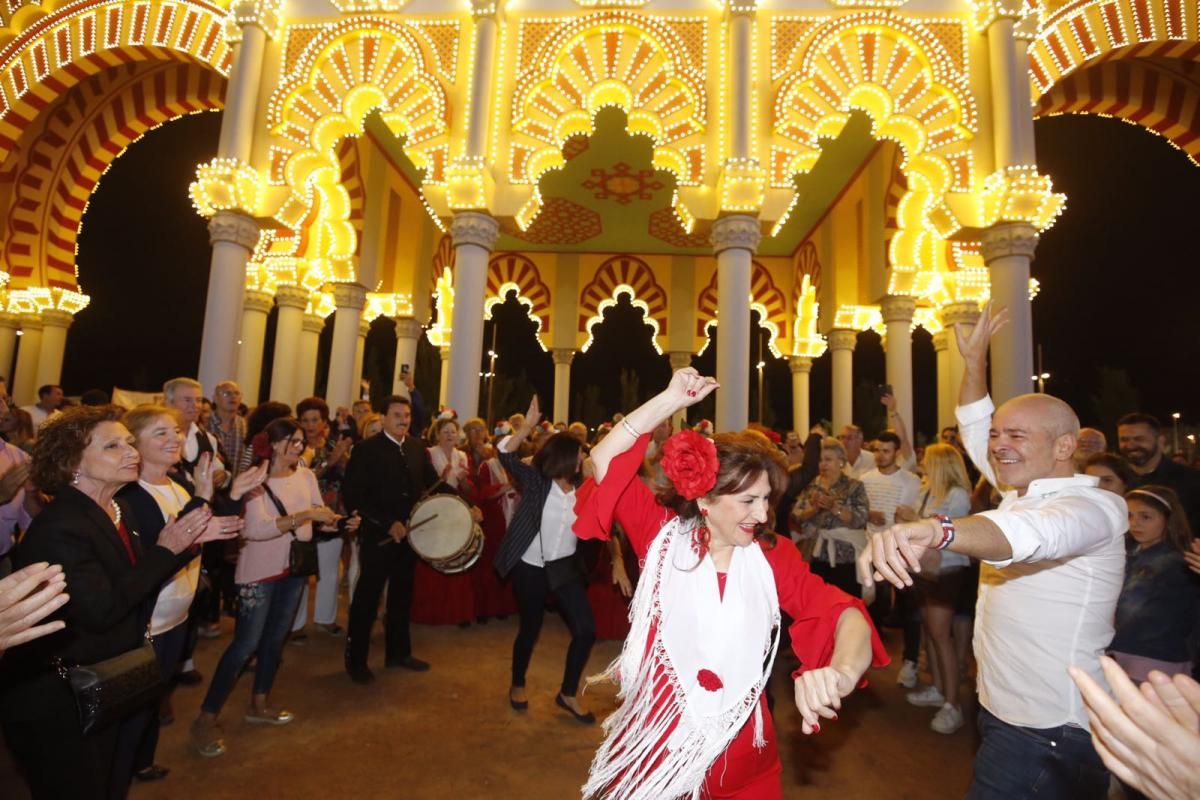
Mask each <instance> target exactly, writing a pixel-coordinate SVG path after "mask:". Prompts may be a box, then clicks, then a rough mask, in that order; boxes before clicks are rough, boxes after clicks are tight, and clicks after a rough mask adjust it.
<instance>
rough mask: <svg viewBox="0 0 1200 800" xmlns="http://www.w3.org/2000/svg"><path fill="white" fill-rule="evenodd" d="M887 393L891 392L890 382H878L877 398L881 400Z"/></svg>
mask: <svg viewBox="0 0 1200 800" xmlns="http://www.w3.org/2000/svg"><path fill="white" fill-rule="evenodd" d="M889 394H892V385H891V384H890V383H882V384H880V385H879V399H880V400H882V399H883V398H885V397H887V396H888V395H889Z"/></svg>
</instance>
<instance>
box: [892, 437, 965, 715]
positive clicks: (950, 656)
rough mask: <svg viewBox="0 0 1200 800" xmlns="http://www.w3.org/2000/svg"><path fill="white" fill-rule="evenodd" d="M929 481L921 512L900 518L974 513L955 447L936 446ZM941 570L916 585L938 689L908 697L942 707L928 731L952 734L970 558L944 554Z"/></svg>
mask: <svg viewBox="0 0 1200 800" xmlns="http://www.w3.org/2000/svg"><path fill="white" fill-rule="evenodd" d="M922 466H923V467H924V469H925V479H924V480H923V481H922V483H921V491H920V492H919V493H918V494H917V508H916V509H913V508H909V507H908V506H900V507H899V508H897V509H896V520H897V521H900V522H914V521H916V520H918V519H925V518H928V517H934V516H937V515H939V514H943V515H945V516H947V517H962V516H966V515H967V514H969V513H970V512H971V483H970V479H969V478H968V477H967V466H966V464H965V463H963V457H962V455H961V454H960V453H959V452H958V450H957V449H955V448H954V447H953V446H951V445H948V444H932V445H930V446H929V447H927V448H926V449H925V458H924V459H923V461H922ZM939 552H940V555H941V560H940V562H939V563H938V564H937V566H936V568H934V569H928V570H922V571H921V573H920V575H921V577H922V578H925V580H921V581H918V582H917V587H918V590H919V592H920V596H921V621H922V623H923V625H924V627H925V631H926V632H927V633H928V641H929V646H930V650H931V655H932V658H930V660H929V663H930V672H932V673H933V685H932V686H925V687H923V688H921V689H917V690H915V691H911V692H909V693H908V702H910V703H912V704H913V705H915V706H928V707H930V708H937V709H938V711H937V713H936V714H935V715H934V717H933V720H932V721H931V722H930V723H929V727H930V728H932V729H933V730H934V731H936V732H937V733H944V734H951V733H954V732H955V731H956V730H958V729H959V728H961V727H962V726H963V713H962V708H961V707H960V706H959V703H958V682H959V672H958V670H959V664H958V651H957V650H956V649H955V646H954V644H955V643H954V636H953V624H954V607H955V604H956V601H957V600H958V596H959V593H960V592H961V591H962V589H963V585H964V583H965V582H966V580H967V579H968V576H969V574H970V570H969V569H968V568H969V567H970V565H971V559H970V558H968V557H967V556H965V555H962V554H961V553H951V552H950V551H948V550H943V551H939Z"/></svg>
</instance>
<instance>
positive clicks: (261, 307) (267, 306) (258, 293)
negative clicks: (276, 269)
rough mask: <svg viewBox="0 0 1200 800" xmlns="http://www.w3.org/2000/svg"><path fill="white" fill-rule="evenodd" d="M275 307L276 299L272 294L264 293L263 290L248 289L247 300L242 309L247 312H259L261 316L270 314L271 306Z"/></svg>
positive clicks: (243, 301) (244, 301)
mask: <svg viewBox="0 0 1200 800" xmlns="http://www.w3.org/2000/svg"><path fill="white" fill-rule="evenodd" d="M273 305H275V298H273V297H272V296H271V293H270V292H264V291H262V290H261V289H247V290H246V298H245V299H244V300H242V308H243V309H244V310H246V311H257V312H259V313H260V314H270V313H271V306H273Z"/></svg>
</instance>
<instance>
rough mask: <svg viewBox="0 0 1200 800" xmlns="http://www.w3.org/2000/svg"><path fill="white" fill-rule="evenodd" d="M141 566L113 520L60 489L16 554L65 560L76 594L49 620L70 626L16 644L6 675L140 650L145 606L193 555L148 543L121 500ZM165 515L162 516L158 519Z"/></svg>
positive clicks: (29, 559)
mask: <svg viewBox="0 0 1200 800" xmlns="http://www.w3.org/2000/svg"><path fill="white" fill-rule="evenodd" d="M117 502H118V504H119V505H120V507H121V515H122V519H123V521H124V524H125V529H126V530H127V531H128V532H129V540H130V545H131V547H132V549H133V553H134V556H135V558H136V564H135V563H133V562H131V561H130V559H129V553H128V552H127V551H126V549H125V545H124V544H123V543H122V541H121V537H120V536H119V535H118V533H117V530H116V528H115V527H114V526H113V523H112V520H110V519H109V518H108V515H107V514H106V513H105V512H104V510H103V509H102V508H100V506H98V505H96V502H95V501H94V500H92V499H91V498H90V497H88V496H87V495H85V494H83V492H80V491H79V490H77V489H74V488H72V487H69V486H68V487H66V488H65V489H63V490H62V491H60V492H59V493H58V495H57V496H56V497H55V498H54V500H53V501H51V503H50V504H49V505H47V506H46V507H45V508H44V509H43V510H42V512H41V513H40V514H38V515H37V517H35V518H34V520H33V524H31V525H30V526H29V531H28V532H27V533H26V534H25V538H24V539H22V541H21V544H20V545H18V546H17V548H16V549H15V550H14V551H13V566H14V568H15V569H20V568H22V567H26V566H28V565H30V564H36V563H38V562H40V561H47V562H49V563H51V564H61V565H62V568H63V573H64V575H65V577H66V582H67V593H68V594H70V596H71V599H70V600H69V601H68V602H67V604H66V605H65V606H63V607H62V608H61V609H59V611H58V612H56V613H55V614H54V615H53V616H51V617H50V619H62V620H64V621H65V622H66V623H67V626H66V628H65V629H63V630H61V631H59V632H57V633H53V634H51V635H49V636H45V637H43V638H41V639H36V640H34V641H32V642H29V643H28V644H25V645H20V646H18V647H15V648H13V649H12V650H10V651H9V652H8V653H6V654H5V656H4V660H3V662H0V665H2V667H3V672H4V674H5V678H0V682H2V681H5V680H7V679H9V678H11V677H13V676H17V675H30V674H39V673H42V672H45V671H46V670H48V669H49V668H50V663H51V661H52V659H54V658H56V657H57V658H61V659H62V660H63V661H65V662H66V663H68V664H91V663H94V662H97V661H102V660H104V659H106V658H112V657H113V656H116V655H120V654H121V653H124V652H127V651H129V650H132V649H134V648H135V647H138V646H139V645H140V643H141V642H142V639H143V637H144V635H145V633H146V623H145V620H144V619H143V604H144V603H146V602H147V601H148V602H150V603H151V604H152V603H153V601H154V598H155V597H157V594H158V590H159V587H160V586H162V584H163V581H165V580H166V579H167V578H169V577H170V576H171V575H173V574H175V572H176V571H178V570H179V569H180V568H182V567H183V566H185V565H186V564H187V563H188V562H189V561H190V560H191V559H192V557H193V554H192V552H191V551H190V550H189V551H185V552H184V553H182V554H181V555H178V556H176V555H175V554H174V553H172V552H171V551H170V550H168V549H166V548H165V547H159V546H158V545H152V544H148V543H146V542H143V541H142V538H141V536H140V535H139V531H138V523H137V522H136V520H135V515H134V513H133V510H132V508H131V507H130V505H129V504H128V503H127V502H126V501H125V500H123V499H122V500H118V501H117ZM159 518H160V519H161V515H160V517H159Z"/></svg>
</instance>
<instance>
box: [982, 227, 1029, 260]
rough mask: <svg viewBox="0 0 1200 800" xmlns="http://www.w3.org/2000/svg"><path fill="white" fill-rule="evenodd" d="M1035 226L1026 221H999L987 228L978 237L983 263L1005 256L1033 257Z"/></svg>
mask: <svg viewBox="0 0 1200 800" xmlns="http://www.w3.org/2000/svg"><path fill="white" fill-rule="evenodd" d="M1037 243H1038V233H1037V228H1035V227H1033V226H1032V225H1030V224H1029V223H1028V222H1001V223H998V224H996V225H993V226H991V227H990V228H987V229H986V230H984V232H983V236H982V237H981V238H980V244H981V245H982V250H983V263H985V264H991V263H992V262H993V261H995V260H996V259H998V258H1005V257H1006V256H1025V257H1026V258H1033V254H1034V251H1036V250H1037Z"/></svg>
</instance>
